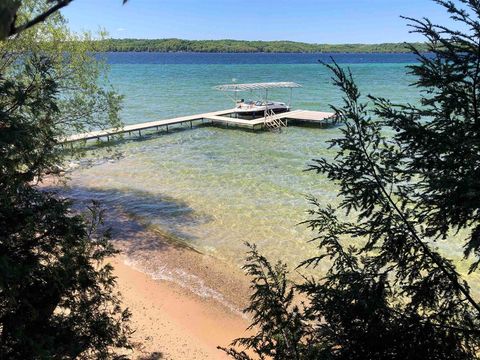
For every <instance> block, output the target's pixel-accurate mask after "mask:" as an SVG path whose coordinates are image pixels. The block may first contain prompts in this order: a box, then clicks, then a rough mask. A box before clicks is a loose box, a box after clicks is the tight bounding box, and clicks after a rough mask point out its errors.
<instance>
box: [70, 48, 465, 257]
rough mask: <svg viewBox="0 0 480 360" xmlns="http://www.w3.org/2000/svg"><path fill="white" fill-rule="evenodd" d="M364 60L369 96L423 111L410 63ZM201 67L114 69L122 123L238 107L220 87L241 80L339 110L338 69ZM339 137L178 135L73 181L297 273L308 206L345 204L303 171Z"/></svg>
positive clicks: (156, 220)
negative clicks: (291, 85) (273, 85)
mask: <svg viewBox="0 0 480 360" xmlns="http://www.w3.org/2000/svg"><path fill="white" fill-rule="evenodd" d="M132 56H133V55H132ZM192 56H194V55H192ZM347 60H348V58H347ZM356 60H358V59H356V58H354V57H353V58H352V61H351V63H350V64H343V66H349V67H350V68H351V70H352V73H353V74H354V77H355V79H356V80H357V83H358V85H359V87H360V89H361V90H362V93H363V94H368V93H370V94H373V95H380V96H383V97H386V98H390V99H391V100H393V101H395V102H403V103H406V102H415V101H416V100H417V96H416V91H415V89H414V88H412V87H409V85H408V84H409V83H410V82H411V81H412V78H411V77H410V76H409V75H407V74H406V65H407V64H406V63H391V62H390V63H379V62H377V63H375V62H370V63H358V61H356ZM370 60H371V59H370ZM374 60H375V58H374ZM380 60H381V59H380ZM120 62H121V61H120ZM192 62H193V63H188V64H164V63H142V62H141V61H139V63H134V64H132V63H116V62H115V61H113V64H112V66H111V77H110V78H111V81H112V83H113V85H114V86H115V88H116V89H117V90H118V91H119V92H120V93H123V94H124V95H125V102H124V108H123V111H122V118H123V120H124V121H125V123H127V124H134V123H138V122H146V121H151V120H159V119H163V118H170V117H175V116H179V115H187V114H194V113H202V112H206V111H213V110H219V109H224V108H230V107H231V106H232V102H231V101H230V100H229V99H228V98H227V97H225V96H224V94H222V93H218V92H216V91H215V90H213V89H212V87H213V86H214V85H218V84H223V83H230V82H232V79H236V81H237V82H239V83H244V82H263V81H295V82H298V83H300V84H302V85H303V87H302V88H301V89H298V90H296V91H295V92H294V101H293V104H292V106H293V107H294V108H301V109H311V110H323V111H328V110H329V104H335V105H339V104H341V101H342V99H341V94H340V93H339V91H338V90H337V89H336V88H335V87H334V86H333V85H332V84H331V81H330V76H331V75H330V72H329V70H328V69H326V68H325V67H324V66H322V65H320V64H317V63H275V64H263V63H262V64H252V63H249V64H235V63H223V64H222V63H220V64H218V63H212V64H208V63H207V64H205V63H195V61H193V60H192ZM202 62H204V60H202ZM245 97H248V95H246V96H245ZM271 98H274V99H278V100H286V99H288V92H282V91H276V92H273V93H272V94H271ZM339 134H340V127H338V126H333V127H327V128H306V127H289V128H287V129H285V130H284V131H283V132H282V133H280V134H273V133H269V132H257V133H253V132H249V131H243V130H235V129H225V128H220V127H213V126H198V127H196V128H194V129H193V130H190V129H182V128H178V129H177V130H176V131H172V132H170V133H168V134H165V133H162V134H159V135H155V136H149V137H145V138H142V139H136V140H127V141H124V142H122V143H120V144H118V145H116V147H115V150H117V151H118V152H120V153H121V154H122V157H121V158H119V159H117V160H114V161H113V160H110V161H98V162H96V163H95V165H94V166H90V167H80V168H79V169H77V170H75V171H74V172H73V173H72V181H71V187H72V193H71V194H72V195H73V196H74V197H76V198H79V199H87V198H96V199H98V200H100V201H102V202H104V203H105V204H107V205H112V206H116V207H120V208H122V209H123V210H124V211H126V212H128V213H130V214H132V215H135V216H137V217H138V218H141V219H142V220H143V221H144V222H146V223H148V224H151V225H152V226H155V227H158V228H159V229H161V231H163V232H167V233H169V234H171V235H173V236H175V237H178V238H180V239H182V241H185V242H187V243H188V244H190V245H192V246H193V247H195V248H197V249H198V250H200V251H201V252H204V253H207V254H210V255H213V256H215V257H217V258H219V259H223V260H225V261H229V262H234V263H236V264H238V265H240V264H241V263H242V261H243V255H244V253H245V250H246V249H245V246H244V242H246V241H248V242H251V243H256V244H257V245H258V246H259V248H260V249H261V251H262V252H264V253H265V254H268V256H269V257H270V258H272V259H282V260H284V261H286V262H287V263H288V264H290V265H292V266H293V265H297V264H298V263H299V261H301V260H303V259H305V258H306V257H309V256H312V255H313V254H315V253H316V251H317V250H316V248H315V245H314V244H311V243H308V242H307V241H308V240H309V239H311V238H312V237H313V235H314V234H312V233H311V232H310V231H309V230H307V229H306V228H305V226H303V225H298V223H300V222H301V221H304V220H306V219H307V214H306V210H307V209H308V203H307V200H306V196H307V195H314V196H316V197H317V198H319V200H320V201H321V202H322V203H324V204H327V203H333V204H335V203H336V202H337V198H336V194H337V193H336V188H335V186H334V185H333V184H331V183H329V182H328V181H327V180H326V179H325V178H324V177H323V176H321V175H316V174H313V173H310V172H304V171H303V170H304V169H305V168H306V167H307V165H308V164H309V163H310V161H311V159H314V158H319V157H329V158H331V157H332V156H333V155H334V153H333V151H332V150H329V149H328V140H330V139H332V138H334V137H336V136H339ZM97 156H98V155H97ZM439 246H441V247H443V248H444V250H445V251H448V252H449V253H452V252H453V253H455V252H456V253H458V251H459V248H458V246H457V245H455V244H451V243H450V244H446V243H442V244H440V245H439Z"/></svg>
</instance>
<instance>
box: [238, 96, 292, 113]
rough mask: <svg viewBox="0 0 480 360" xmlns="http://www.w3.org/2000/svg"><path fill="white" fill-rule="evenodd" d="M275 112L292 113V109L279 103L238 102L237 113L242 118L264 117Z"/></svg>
mask: <svg viewBox="0 0 480 360" xmlns="http://www.w3.org/2000/svg"><path fill="white" fill-rule="evenodd" d="M266 111H267V112H274V113H275V114H279V113H283V112H287V111H290V107H289V106H288V105H287V104H285V103H284V102H279V101H253V100H249V101H245V100H243V99H241V100H239V101H237V105H236V106H235V113H236V114H237V115H239V116H241V117H262V116H264V115H265V112H266Z"/></svg>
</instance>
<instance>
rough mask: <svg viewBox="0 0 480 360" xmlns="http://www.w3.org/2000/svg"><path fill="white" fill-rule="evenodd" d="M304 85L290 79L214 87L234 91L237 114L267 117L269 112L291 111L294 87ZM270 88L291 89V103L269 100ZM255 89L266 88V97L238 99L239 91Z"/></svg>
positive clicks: (248, 116) (233, 98) (249, 116)
mask: <svg viewBox="0 0 480 360" xmlns="http://www.w3.org/2000/svg"><path fill="white" fill-rule="evenodd" d="M299 87H302V86H301V85H300V84H297V83H295V82H290V81H283V82H265V83H250V84H226V85H218V86H215V87H214V88H215V89H216V90H220V91H224V92H234V93H235V97H232V96H230V97H231V98H232V100H234V102H235V114H236V116H241V117H247V118H256V117H262V116H263V117H266V116H267V113H269V114H277V113H282V112H286V111H290V103H291V100H292V89H294V88H299ZM269 89H290V103H289V104H288V105H287V104H286V103H284V102H278V101H268V90H269ZM255 90H264V91H265V97H264V98H263V99H262V101H252V100H248V101H245V100H244V99H240V100H238V99H237V93H238V92H242V91H250V92H253V91H255Z"/></svg>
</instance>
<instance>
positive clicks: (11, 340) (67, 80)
mask: <svg viewBox="0 0 480 360" xmlns="http://www.w3.org/2000/svg"><path fill="white" fill-rule="evenodd" d="M48 5H49V4H47V2H38V1H24V2H23V3H22V6H23V7H21V8H20V10H19V13H18V14H17V15H18V16H17V20H18V21H22V14H24V15H25V16H27V15H31V14H34V13H35V12H37V11H38V12H40V13H41V12H42V11H43V9H44V8H46V7H48ZM65 31H66V29H65V27H64V22H63V19H62V18H61V17H60V16H59V15H58V14H57V15H52V16H50V17H49V19H48V21H47V22H45V23H42V24H41V25H38V26H36V27H33V28H31V29H28V30H25V31H23V32H21V34H20V35H18V36H16V37H15V38H14V39H9V40H7V41H4V42H2V43H0V52H1V55H0V357H1V358H5V359H73V358H79V359H87V358H88V359H108V358H118V356H117V355H115V350H117V349H118V348H128V347H130V345H129V342H128V338H129V335H130V329H129V326H128V319H129V316H130V314H129V312H128V310H126V309H124V308H123V307H122V306H121V303H120V297H119V295H118V294H117V293H116V291H115V277H114V276H113V274H112V268H111V266H110V265H108V264H106V260H107V259H108V257H110V256H113V255H115V254H116V251H115V250H114V249H113V247H112V245H111V244H110V243H109V232H108V229H105V228H104V226H103V224H102V216H103V214H102V211H101V210H100V209H99V207H98V205H97V204H92V206H91V207H90V209H89V212H88V213H86V214H77V213H75V212H73V211H72V209H71V205H72V204H71V203H70V202H69V201H68V199H63V198H61V197H59V196H57V195H56V194H54V193H51V192H47V191H41V190H40V189H38V188H37V187H36V185H35V184H36V182H37V181H39V180H41V179H42V178H43V177H44V175H45V174H46V173H47V172H49V171H51V170H52V169H54V168H55V167H58V166H59V165H61V162H62V158H63V153H62V152H61V151H60V150H59V148H58V144H57V139H58V137H59V136H61V135H63V134H64V133H66V132H68V131H71V130H72V129H79V128H84V127H88V126H96V125H100V124H103V125H104V126H105V123H108V124H111V123H116V122H118V117H117V111H118V104H119V98H118V97H117V96H116V95H115V94H114V92H109V91H105V90H104V89H103V88H102V87H101V85H99V84H98V83H97V77H98V76H99V75H100V74H101V73H102V71H101V67H100V68H99V67H97V65H98V64H97V63H96V62H95V61H94V60H93V59H92V58H91V57H89V56H88V54H87V52H88V47H86V43H83V44H82V47H81V48H76V49H74V48H71V49H68V50H67V49H66V48H65V47H63V45H62V44H61V43H56V42H55V43H51V44H49V45H48V47H47V45H46V44H42V43H41V42H39V41H38V39H39V38H40V39H42V38H44V37H51V38H54V39H58V38H65V37H69V34H68V33H66V32H65ZM68 46H73V45H72V44H69V45H68ZM27 48H28V49H29V51H28V52H27V53H25V52H24V53H22V51H21V49H27ZM15 50H19V51H15ZM70 50H71V51H72V52H69V54H70V55H71V56H66V54H65V53H64V51H70ZM97 115H99V117H97Z"/></svg>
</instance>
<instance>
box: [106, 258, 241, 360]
mask: <svg viewBox="0 0 480 360" xmlns="http://www.w3.org/2000/svg"><path fill="white" fill-rule="evenodd" d="M111 263H112V265H113V267H114V275H115V276H117V290H118V291H120V293H121V294H122V300H123V304H124V306H127V307H128V308H129V310H130V311H131V312H132V318H131V326H132V329H133V330H134V331H135V332H134V334H133V335H132V343H133V344H134V347H135V348H134V350H133V352H132V353H131V354H129V355H130V356H133V358H138V359H147V358H148V359H172V360H177V359H178V360H189V359H192V360H193V359H206V360H207V359H229V358H228V357H227V355H226V354H225V353H224V352H223V351H221V350H218V349H217V348H216V347H217V346H228V345H229V344H230V342H231V341H232V340H233V339H235V338H237V337H242V336H245V335H246V334H247V332H246V331H245V329H246V328H247V326H248V321H247V320H246V319H244V318H243V317H241V316H240V315H238V314H234V313H232V312H231V311H229V310H228V309H225V307H223V306H222V305H221V304H218V303H217V302H216V301H214V300H212V299H205V298H200V297H199V296H196V295H194V294H192V293H191V292H189V291H188V290H186V289H184V288H182V287H180V286H178V285H176V284H175V283H172V282H168V281H158V280H153V279H152V278H150V277H149V276H148V275H146V274H144V273H142V272H140V271H138V270H135V269H133V268H131V267H129V266H127V265H125V264H124V257H123V256H122V255H120V256H118V257H116V258H113V259H111Z"/></svg>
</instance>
